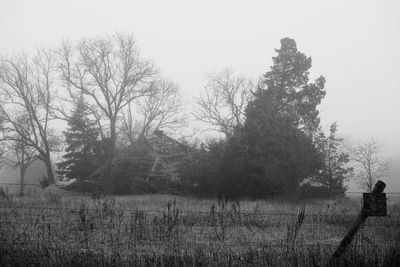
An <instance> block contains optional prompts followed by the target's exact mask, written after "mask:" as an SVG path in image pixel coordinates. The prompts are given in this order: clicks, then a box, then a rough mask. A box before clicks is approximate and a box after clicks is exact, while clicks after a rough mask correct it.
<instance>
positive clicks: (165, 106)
mask: <svg viewBox="0 0 400 267" xmlns="http://www.w3.org/2000/svg"><path fill="white" fill-rule="evenodd" d="M151 89H152V90H151V91H150V93H149V94H147V95H145V96H143V97H141V98H137V99H135V100H134V101H133V102H132V103H129V104H128V106H127V109H126V110H125V111H124V112H123V116H122V127H121V132H122V134H123V135H124V137H125V139H127V140H128V141H129V142H130V143H131V144H132V143H134V142H135V140H137V139H138V138H140V137H142V136H144V135H147V134H149V133H150V132H152V131H154V130H168V129H169V130H174V129H177V128H179V127H182V125H183V123H184V117H183V116H182V110H183V106H184V102H183V97H182V95H181V94H180V92H179V88H178V86H177V85H176V84H175V83H173V82H172V81H168V80H166V79H162V78H158V79H155V80H154V81H153V82H152V86H151Z"/></svg>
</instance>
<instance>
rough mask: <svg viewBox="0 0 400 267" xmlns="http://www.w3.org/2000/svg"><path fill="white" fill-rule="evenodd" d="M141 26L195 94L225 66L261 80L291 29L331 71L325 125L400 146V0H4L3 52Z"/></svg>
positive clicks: (140, 35)
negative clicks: (209, 73) (209, 77)
mask: <svg viewBox="0 0 400 267" xmlns="http://www.w3.org/2000/svg"><path fill="white" fill-rule="evenodd" d="M116 32H120V33H132V34H133V35H134V36H135V39H136V40H137V43H138V46H139V48H140V50H141V51H142V55H143V56H145V57H146V58H149V59H151V60H152V61H153V62H154V63H155V64H156V65H157V66H158V67H159V69H160V70H161V72H162V73H163V74H164V75H165V76H167V77H168V78H170V79H172V80H174V81H175V82H177V83H178V84H179V86H180V88H181V90H182V91H184V92H185V94H186V95H187V96H188V97H192V96H198V95H199V92H200V91H201V90H202V88H203V86H204V85H205V82H206V74H207V73H208V72H210V71H218V70H221V69H222V68H224V67H230V68H232V69H233V70H234V71H235V72H236V73H237V74H243V75H246V76H248V77H251V78H254V79H256V78H258V77H259V76H261V75H262V74H263V73H265V72H266V71H268V69H269V66H271V64H272V60H271V57H272V56H274V55H275V52H274V48H278V47H279V46H280V43H279V42H280V39H281V38H283V37H291V38H294V39H295V40H296V42H297V46H298V49H299V50H300V51H301V52H304V53H305V54H306V55H309V56H311V57H312V60H313V67H312V77H313V78H316V77H317V76H319V75H323V76H325V78H326V79H327V83H326V87H325V88H326V91H327V95H326V98H325V100H324V101H323V103H322V105H321V108H320V109H321V116H322V119H323V121H322V122H323V124H324V125H328V124H329V123H331V122H334V121H337V122H338V123H339V131H340V132H341V134H342V135H343V136H345V137H348V138H352V139H355V140H356V139H358V138H363V137H375V138H378V139H381V140H384V141H385V142H386V151H387V154H388V155H389V156H392V157H397V156H398V155H399V154H400V141H399V140H400V104H399V103H400V68H399V62H400V1H398V0H393V1H382V0H379V1H378V0H377V1H365V0H362V1H353V0H352V1H349V0H347V1H329V3H328V1H321V0H316V1H304V0H303V1H266V0H263V1H250V0H248V1H233V0H229V1H217V0H198V1H188V0H186V1H184V0H182V1H178V0H174V1H166V0H164V1H149V0H147V1H132V0H131V1H117V0H113V1H100V0H93V1H87V0H86V1H83V0H77V1H74V0H65V1H57V0H47V1H42V0H35V1H29V0H27V1H21V0H0V54H2V55H9V54H12V53H18V52H21V51H30V50H31V49H33V48H34V47H35V45H45V46H56V45H59V44H60V43H61V41H62V40H63V39H69V40H79V39H81V38H84V37H98V36H104V35H107V34H114V33H116Z"/></svg>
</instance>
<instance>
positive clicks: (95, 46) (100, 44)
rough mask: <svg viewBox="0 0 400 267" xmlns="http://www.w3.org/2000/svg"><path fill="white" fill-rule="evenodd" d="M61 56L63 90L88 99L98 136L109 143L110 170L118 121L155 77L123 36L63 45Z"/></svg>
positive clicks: (145, 91) (149, 90) (130, 39)
mask: <svg viewBox="0 0 400 267" xmlns="http://www.w3.org/2000/svg"><path fill="white" fill-rule="evenodd" d="M60 57H61V64H60V70H61V73H62V77H63V78H64V81H66V83H67V87H66V89H67V90H68V91H69V93H70V95H76V94H77V93H79V92H81V93H83V94H84V95H85V96H86V97H87V102H88V103H89V108H90V109H91V110H92V111H93V115H94V116H95V117H96V119H97V120H98V122H99V125H100V126H101V127H100V129H101V135H102V136H103V138H107V140H108V144H109V145H108V151H107V152H108V153H107V154H108V164H107V165H108V166H106V167H107V169H110V167H111V166H112V162H113V158H114V156H115V148H116V140H117V131H116V126H117V119H118V117H119V116H120V115H121V113H122V110H123V109H124V108H125V107H127V106H128V105H129V104H130V103H131V102H132V101H133V100H135V99H137V98H140V97H143V96H145V95H148V94H149V93H150V92H151V83H150V80H149V78H151V77H152V76H153V75H154V73H155V71H154V68H153V66H152V65H151V64H150V63H149V62H147V61H145V60H143V59H142V58H141V57H140V56H139V51H138V49H137V47H136V44H135V41H134V39H133V37H132V36H125V35H116V36H112V37H106V38H102V39H85V40H83V41H81V42H80V43H79V44H78V45H77V46H75V47H72V45H71V44H68V43H65V44H64V45H63V47H62V49H61V51H60ZM74 92H75V93H74ZM103 118H105V120H104V119H103ZM106 176H108V174H107V173H106Z"/></svg>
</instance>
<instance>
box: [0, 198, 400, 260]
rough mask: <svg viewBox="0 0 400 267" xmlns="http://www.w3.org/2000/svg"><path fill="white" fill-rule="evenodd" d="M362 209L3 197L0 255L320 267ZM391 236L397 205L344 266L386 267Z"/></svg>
mask: <svg viewBox="0 0 400 267" xmlns="http://www.w3.org/2000/svg"><path fill="white" fill-rule="evenodd" d="M360 205H361V203H360V201H359V200H358V199H349V198H346V199H338V200H331V201H326V200H325V201H317V200H316V201H311V202H304V203H288V202H278V201H250V200H243V201H240V202H228V201H217V200H212V199H196V198H190V197H180V196H170V195H141V196H124V197H97V198H92V197H88V196H77V195H75V196H69V195H66V194H64V193H61V192H48V193H47V194H44V195H43V196H42V197H40V198H31V197H9V198H7V199H3V200H0V234H1V239H2V240H3V241H5V242H3V243H2V244H3V245H2V247H1V249H2V250H1V253H2V254H3V256H4V255H8V256H7V257H8V260H9V262H11V261H12V257H13V256H12V255H15V253H17V254H23V255H27V256H26V257H27V258H32V257H31V256H29V255H31V254H32V251H36V250H37V251H36V253H39V254H40V253H44V252H43V251H47V252H46V253H48V255H49V256H48V257H50V258H49V259H48V264H50V265H53V263H54V260H55V258H54V257H56V258H57V257H59V254H60V255H62V257H64V259H65V262H68V259H69V258H70V256H67V255H81V254H82V253H83V252H84V253H85V254H82V255H86V256H80V257H81V258H80V259H81V263H92V262H93V263H94V262H99V261H100V259H103V261H104V262H103V263H104V264H108V263H109V262H108V261H109V260H114V261H118V262H120V264H122V265H123V264H125V263H126V264H128V265H129V264H132V263H135V264H140V265H163V263H162V261H163V260H165V261H166V263H171V264H173V265H175V264H179V265H196V262H200V263H201V264H204V265H218V264H221V265H243V264H245V263H246V264H253V265H259V264H260V265H265V264H272V265H277V264H278V263H279V262H285V264H286V265H289V266H291V265H295V266H309V265H314V266H320V265H324V264H327V263H328V259H329V255H331V253H332V251H333V250H334V249H335V247H336V246H337V245H338V243H339V242H340V240H341V238H342V237H343V236H344V234H345V233H346V231H347V228H348V227H349V225H350V224H351V222H352V220H353V219H354V217H355V216H356V214H357V211H358V210H359V208H360ZM399 229H400V213H399V209H398V205H397V204H390V205H389V216H388V217H386V218H368V220H367V223H366V225H365V226H364V227H363V229H362V231H361V232H360V234H359V235H358V236H357V237H356V240H355V241H354V242H353V244H352V245H351V247H350V249H349V252H348V253H347V255H346V256H345V258H344V259H343V260H344V261H346V262H347V263H348V265H349V266H353V265H351V264H352V263H357V262H358V261H360V264H361V263H362V264H370V263H371V264H372V265H375V264H378V265H385V264H386V262H385V260H386V261H387V260H388V259H392V258H393V257H395V258H396V257H398V255H397V256H393V252H392V249H394V248H399V244H400V233H399ZM12 251H14V252H13V253H14V254H10V252H12ZM57 253H58V254H57ZM53 254H54V255H53ZM10 255H11V256H10ZM90 255H91V256H90ZM388 255H391V256H390V257H389V256H388ZM77 257H78V256H77ZM96 257H97V258H96ZM151 257H155V259H156V261H151V260H150V259H151ZM304 257H305V258H304ZM3 258H4V257H3ZM17 259H18V258H17ZM57 260H59V259H58V258H57ZM1 263H4V262H0V264H1ZM57 264H59V263H57ZM341 264H343V262H341ZM61 265H62V264H61ZM164 265H165V264H164ZM166 265H168V264H166ZM354 266H359V265H357V264H356V265H354ZM361 266H362V265H361Z"/></svg>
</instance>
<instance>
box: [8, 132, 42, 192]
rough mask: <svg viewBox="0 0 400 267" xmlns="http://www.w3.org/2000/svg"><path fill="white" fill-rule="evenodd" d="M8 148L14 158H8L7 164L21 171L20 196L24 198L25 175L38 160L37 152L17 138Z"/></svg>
mask: <svg viewBox="0 0 400 267" xmlns="http://www.w3.org/2000/svg"><path fill="white" fill-rule="evenodd" d="M8 146H9V151H10V152H12V153H13V155H12V157H13V158H8V159H7V161H6V162H7V165H9V166H11V167H12V168H15V169H18V170H19V176H20V185H19V195H21V196H22V195H23V194H24V180H25V174H26V171H27V169H28V167H29V166H30V165H31V164H32V163H33V161H34V160H35V159H36V158H38V157H37V151H36V149H35V148H34V147H32V146H27V145H26V144H25V143H24V142H23V141H22V140H18V139H17V138H16V139H15V140H14V141H12V142H9V143H8ZM14 156H15V158H14Z"/></svg>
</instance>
